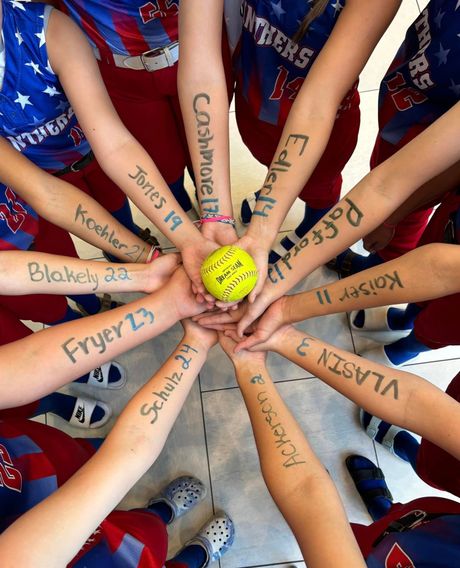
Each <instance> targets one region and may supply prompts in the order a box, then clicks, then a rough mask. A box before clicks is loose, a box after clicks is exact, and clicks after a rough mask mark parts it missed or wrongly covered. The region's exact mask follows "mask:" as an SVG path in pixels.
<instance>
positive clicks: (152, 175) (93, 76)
mask: <svg viewBox="0 0 460 568" xmlns="http://www.w3.org/2000/svg"><path fill="white" fill-rule="evenodd" d="M47 46H48V52H49V57H50V64H51V66H52V68H53V69H54V71H55V72H56V74H57V75H58V77H59V80H60V82H61V84H62V86H63V88H64V91H65V93H66V95H67V97H68V99H69V101H70V103H71V104H72V107H73V109H74V110H75V114H76V116H77V117H78V120H79V124H80V126H81V127H82V129H83V132H84V133H85V136H86V137H87V138H88V140H89V143H90V144H91V148H92V149H93V151H94V154H95V156H96V158H97V161H98V163H99V164H100V166H101V168H102V169H103V170H104V172H105V173H106V174H107V175H108V177H109V178H110V179H111V180H112V181H113V182H114V183H116V184H117V185H118V186H119V187H120V188H121V189H122V190H123V191H124V193H126V195H127V196H128V197H129V198H130V199H131V200H132V201H133V202H134V203H135V204H136V205H137V206H138V207H139V209H140V210H141V211H142V212H143V213H144V214H145V215H146V216H147V217H148V218H149V219H150V220H151V221H152V222H153V223H154V224H155V226H156V227H158V229H159V230H160V231H161V232H162V233H163V234H164V235H165V236H166V237H167V238H168V239H169V240H170V241H172V242H173V243H174V244H175V245H176V246H177V248H178V249H179V251H180V252H181V253H182V256H183V259H184V266H185V268H186V270H187V273H188V274H189V276H190V278H191V279H192V281H193V283H194V285H195V287H196V288H197V290H198V291H202V292H203V293H204V292H205V290H204V286H203V283H202V282H201V278H200V266H201V263H202V261H203V260H204V259H205V257H206V256H208V254H209V253H210V252H212V251H213V250H214V249H216V248H217V245H216V244H214V243H212V242H211V241H209V240H207V239H205V238H204V237H203V235H201V234H200V231H199V230H198V229H197V228H196V227H195V226H194V225H193V223H192V221H191V220H190V219H189V218H188V217H187V215H186V214H185V212H184V211H183V210H182V208H181V207H180V205H179V204H178V202H177V201H176V199H175V197H174V195H173V194H172V193H171V191H170V189H169V187H168V185H167V184H166V182H165V181H164V179H163V178H162V176H161V174H160V172H159V171H158V169H157V167H156V165H155V164H154V162H153V160H152V158H151V157H150V156H149V155H148V154H147V152H146V151H145V150H144V148H142V146H141V145H140V144H139V143H138V142H137V140H136V139H135V138H134V137H133V136H132V135H131V133H130V132H129V131H128V130H127V129H126V127H125V126H124V125H123V123H122V122H121V120H120V118H119V116H118V115H117V113H116V111H115V109H114V107H113V105H112V102H111V100H110V97H109V95H108V93H107V91H106V89H105V86H104V83H103V81H102V78H101V75H100V73H99V69H98V66H97V63H96V60H95V58H94V55H93V53H92V51H91V47H90V46H89V44H88V41H87V40H86V38H85V37H84V35H83V33H82V32H81V31H80V30H79V28H78V26H77V25H76V24H75V23H74V22H72V21H71V20H70V19H69V18H68V17H67V16H66V15H64V14H62V13H60V12H59V11H58V10H52V12H51V15H50V19H49V24H48V30H47ZM82 85H84V89H82ZM151 127H152V132H153V133H154V131H155V124H152V125H151Z"/></svg>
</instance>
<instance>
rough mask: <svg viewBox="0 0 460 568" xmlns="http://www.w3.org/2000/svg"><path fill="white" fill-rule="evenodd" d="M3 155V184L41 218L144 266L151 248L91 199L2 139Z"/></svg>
mask: <svg viewBox="0 0 460 568" xmlns="http://www.w3.org/2000/svg"><path fill="white" fill-rule="evenodd" d="M0 153H1V155H2V160H1V162H0V181H2V182H3V183H4V184H5V185H7V186H9V187H10V188H11V189H12V190H13V191H14V192H15V193H16V194H17V195H19V196H20V197H22V199H24V201H26V202H27V203H28V204H29V205H30V206H31V207H33V209H34V210H35V211H36V212H37V213H38V214H39V215H40V216H41V217H43V218H44V219H46V220H48V221H50V223H54V224H55V225H57V226H58V227H62V228H63V229H65V230H66V231H69V233H72V234H73V235H76V236H78V237H80V238H81V239H83V240H84V241H86V242H88V243H91V244H92V245H94V246H96V247H98V248H100V249H102V250H104V251H106V252H108V253H110V254H112V255H114V256H116V257H117V258H120V259H122V260H124V261H125V262H142V261H144V262H145V260H146V259H147V256H148V254H149V251H150V246H149V245H147V244H146V243H144V241H142V240H141V239H140V238H139V237H137V236H136V235H133V233H131V231H129V230H128V229H126V228H125V227H123V225H122V224H121V223H119V222H118V221H117V220H116V219H114V218H113V217H112V215H110V213H109V212H108V211H106V210H105V209H104V208H103V207H102V206H101V205H99V203H97V201H95V200H94V199H93V198H92V197H90V196H89V195H87V194H86V193H84V192H83V191H81V190H80V189H78V188H76V187H75V186H73V185H71V184H70V183H67V182H66V181H64V180H62V179H59V178H58V177H54V176H52V175H51V174H49V173H46V172H45V171H43V170H42V169H40V168H39V167H38V166H36V165H35V164H33V163H32V162H31V161H30V160H28V159H27V158H26V157H25V156H23V155H22V154H21V153H20V152H18V151H17V150H15V149H14V148H13V147H12V146H11V145H10V144H9V143H8V142H7V141H6V140H5V139H4V138H1V137H0Z"/></svg>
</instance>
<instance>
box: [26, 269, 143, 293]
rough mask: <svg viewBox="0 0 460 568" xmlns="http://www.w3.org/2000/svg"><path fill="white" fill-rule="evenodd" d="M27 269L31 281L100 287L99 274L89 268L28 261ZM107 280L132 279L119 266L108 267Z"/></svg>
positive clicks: (106, 271) (105, 278)
mask: <svg viewBox="0 0 460 568" xmlns="http://www.w3.org/2000/svg"><path fill="white" fill-rule="evenodd" d="M27 270H28V271H29V278H30V281H31V282H37V283H38V282H48V283H49V284H62V283H64V284H81V285H85V284H91V291H92V292H96V290H98V289H99V275H98V274H97V272H94V271H93V270H89V268H85V269H83V270H76V269H73V268H70V267H69V266H65V265H63V266H60V267H50V266H49V265H48V264H47V263H46V262H43V263H40V262H28V263H27ZM104 272H105V276H104V281H105V282H121V281H125V280H132V278H131V276H130V275H129V271H128V270H127V269H126V268H124V267H123V266H118V267H117V268H112V267H111V266H109V267H107V268H106V269H105V270H104Z"/></svg>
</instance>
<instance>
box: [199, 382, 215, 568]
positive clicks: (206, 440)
mask: <svg viewBox="0 0 460 568" xmlns="http://www.w3.org/2000/svg"><path fill="white" fill-rule="evenodd" d="M198 387H199V389H200V402H201V416H202V419H203V434H204V447H205V449H206V461H207V464H208V477H209V491H210V493H211V504H212V514H213V515H215V514H216V508H215V505H214V492H213V490H212V477H211V464H210V463H209V450H208V436H207V433H206V418H205V415H204V404H203V391H202V390H201V373H199V374H198ZM219 566H220V560H219Z"/></svg>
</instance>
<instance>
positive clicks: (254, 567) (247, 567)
mask: <svg viewBox="0 0 460 568" xmlns="http://www.w3.org/2000/svg"><path fill="white" fill-rule="evenodd" d="M304 563H305V560H304V559H303V558H301V559H300V560H286V562H276V563H275V564H247V565H243V566H239V567H238V568H265V567H267V566H284V565H286V564H304Z"/></svg>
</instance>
